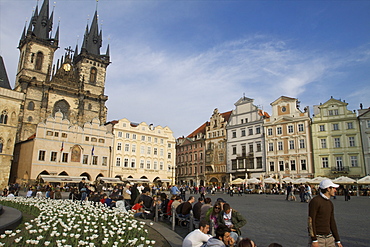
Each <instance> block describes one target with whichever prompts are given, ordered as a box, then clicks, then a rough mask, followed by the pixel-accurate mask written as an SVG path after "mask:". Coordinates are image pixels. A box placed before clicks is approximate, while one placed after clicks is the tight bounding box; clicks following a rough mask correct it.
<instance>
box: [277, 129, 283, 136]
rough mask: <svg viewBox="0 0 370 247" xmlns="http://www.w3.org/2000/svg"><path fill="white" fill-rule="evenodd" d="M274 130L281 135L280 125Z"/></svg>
mask: <svg viewBox="0 0 370 247" xmlns="http://www.w3.org/2000/svg"><path fill="white" fill-rule="evenodd" d="M276 131H277V134H278V135H281V134H282V133H283V129H282V128H281V127H277V128H276Z"/></svg>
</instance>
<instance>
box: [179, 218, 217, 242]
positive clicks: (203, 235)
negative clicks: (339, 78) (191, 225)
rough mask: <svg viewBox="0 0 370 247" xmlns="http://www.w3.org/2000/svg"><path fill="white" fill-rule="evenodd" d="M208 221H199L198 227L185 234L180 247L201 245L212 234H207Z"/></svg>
mask: <svg viewBox="0 0 370 247" xmlns="http://www.w3.org/2000/svg"><path fill="white" fill-rule="evenodd" d="M208 231H209V223H207V221H205V220H203V221H201V222H200V223H199V229H196V230H194V231H192V232H191V233H189V234H188V235H186V237H185V238H184V241H183V242H182V247H201V246H202V245H203V244H204V243H206V242H207V241H208V239H210V238H211V237H212V236H211V235H208V234H207V233H208Z"/></svg>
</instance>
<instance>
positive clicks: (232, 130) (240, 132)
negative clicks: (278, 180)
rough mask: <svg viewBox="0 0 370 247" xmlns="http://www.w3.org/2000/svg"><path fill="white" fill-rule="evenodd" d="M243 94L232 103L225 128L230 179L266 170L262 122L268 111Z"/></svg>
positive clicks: (258, 173) (252, 175)
mask: <svg viewBox="0 0 370 247" xmlns="http://www.w3.org/2000/svg"><path fill="white" fill-rule="evenodd" d="M253 102H254V100H253V99H250V98H247V97H244V96H243V97H242V98H240V99H239V100H238V101H237V102H236V103H235V104H234V105H235V109H234V110H233V111H232V113H231V116H230V120H229V122H228V124H227V126H226V130H227V173H228V174H230V176H231V177H230V180H234V179H236V178H243V179H245V178H251V177H258V178H259V177H260V176H261V175H262V174H264V173H265V172H266V157H265V143H264V142H265V137H264V128H263V123H264V119H265V118H268V117H269V115H268V114H267V113H266V112H263V111H262V110H261V109H259V108H258V107H257V106H255V105H254V104H253Z"/></svg>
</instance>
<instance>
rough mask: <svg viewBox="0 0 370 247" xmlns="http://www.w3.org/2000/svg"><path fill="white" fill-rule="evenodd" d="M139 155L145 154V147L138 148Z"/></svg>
mask: <svg viewBox="0 0 370 247" xmlns="http://www.w3.org/2000/svg"><path fill="white" fill-rule="evenodd" d="M140 153H141V154H144V153H145V146H140Z"/></svg>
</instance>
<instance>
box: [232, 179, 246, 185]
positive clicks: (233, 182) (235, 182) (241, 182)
mask: <svg viewBox="0 0 370 247" xmlns="http://www.w3.org/2000/svg"><path fill="white" fill-rule="evenodd" d="M230 183H231V184H243V183H245V179H242V178H237V179H235V180H233V181H231V182H230Z"/></svg>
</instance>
